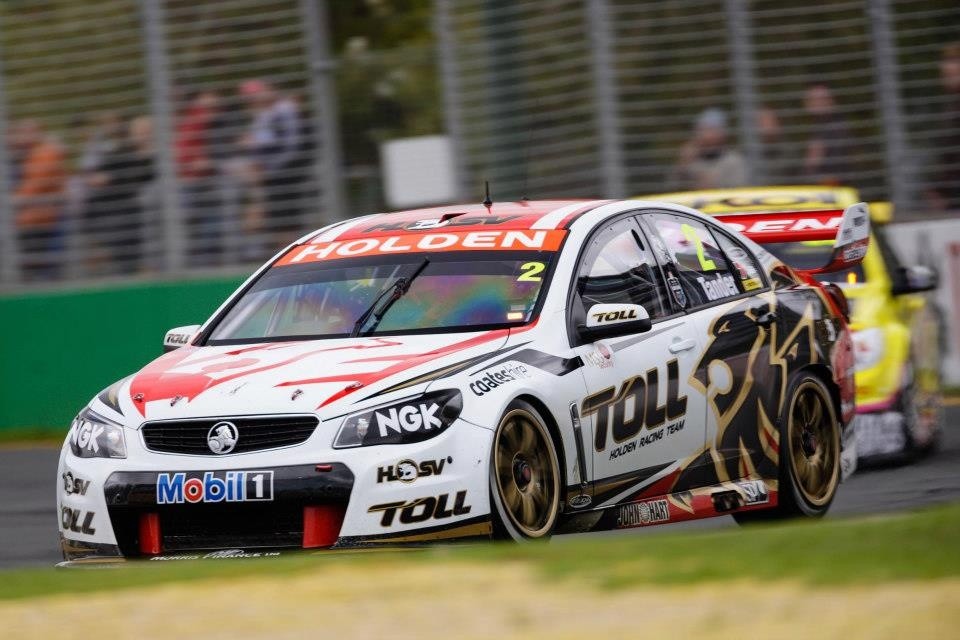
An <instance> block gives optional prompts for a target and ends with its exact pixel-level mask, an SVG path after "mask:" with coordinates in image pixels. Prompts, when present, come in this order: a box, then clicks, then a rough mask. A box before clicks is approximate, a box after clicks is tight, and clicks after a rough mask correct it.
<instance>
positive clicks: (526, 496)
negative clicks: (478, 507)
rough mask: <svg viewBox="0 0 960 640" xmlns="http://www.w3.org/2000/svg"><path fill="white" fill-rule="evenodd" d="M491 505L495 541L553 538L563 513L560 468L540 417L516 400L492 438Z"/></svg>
mask: <svg viewBox="0 0 960 640" xmlns="http://www.w3.org/2000/svg"><path fill="white" fill-rule="evenodd" d="M490 494H491V495H490V498H491V500H490V502H491V506H492V514H491V515H492V517H493V532H494V537H495V538H498V539H504V540H517V541H522V540H534V539H540V538H548V537H549V536H550V534H551V532H552V531H553V528H554V526H555V525H556V522H557V516H558V514H559V512H560V464H559V462H558V457H557V450H556V446H555V445H554V443H553V438H552V437H551V436H550V432H549V430H548V429H547V426H546V424H545V422H544V420H543V418H542V417H541V416H540V413H539V412H538V411H537V410H536V409H535V408H534V407H533V406H532V405H531V404H529V403H527V402H523V401H522V400H517V401H514V402H513V403H512V404H511V405H510V407H509V408H508V409H507V412H506V413H505V414H504V415H503V417H502V418H501V419H500V423H499V424H498V425H497V430H496V432H495V433H494V436H493V451H492V455H491V462H490Z"/></svg>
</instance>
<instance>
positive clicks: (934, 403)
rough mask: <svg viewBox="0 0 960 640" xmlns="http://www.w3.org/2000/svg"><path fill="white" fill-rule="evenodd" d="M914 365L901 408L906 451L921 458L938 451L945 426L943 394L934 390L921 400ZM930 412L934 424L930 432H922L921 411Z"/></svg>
mask: <svg viewBox="0 0 960 640" xmlns="http://www.w3.org/2000/svg"><path fill="white" fill-rule="evenodd" d="M914 371H915V369H914V367H913V366H911V367H910V370H909V373H908V376H909V379H908V381H907V384H905V385H904V387H903V390H902V391H901V392H900V401H899V409H900V411H902V412H903V429H904V435H905V436H906V447H905V451H904V453H905V454H907V456H908V457H910V458H919V457H923V456H927V455H930V454H932V453H934V452H936V450H937V447H938V446H939V445H940V435H941V433H942V426H943V394H941V393H940V392H939V391H933V392H931V393H930V394H928V395H925V396H923V401H922V402H919V403H918V401H917V399H918V394H917V386H916V385H917V381H916V379H915V378H914ZM923 412H930V414H931V415H932V416H935V417H933V418H932V422H933V424H932V425H931V427H930V433H929V434H922V433H921V429H922V428H923V427H921V425H920V421H921V419H922V418H921V413H923Z"/></svg>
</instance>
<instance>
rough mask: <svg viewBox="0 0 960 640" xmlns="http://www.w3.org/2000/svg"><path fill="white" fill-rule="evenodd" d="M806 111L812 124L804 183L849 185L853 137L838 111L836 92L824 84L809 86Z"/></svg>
mask: <svg viewBox="0 0 960 640" xmlns="http://www.w3.org/2000/svg"><path fill="white" fill-rule="evenodd" d="M803 108H804V111H805V112H806V114H807V116H809V118H810V120H811V126H810V135H809V136H808V138H807V141H806V150H805V152H804V155H803V175H804V178H805V180H806V181H808V182H811V183H815V184H823V185H831V186H837V185H846V184H850V183H851V176H850V170H849V166H850V165H849V163H850V160H851V156H852V155H853V136H852V135H851V133H850V128H849V127H848V126H847V123H846V121H845V120H844V119H843V117H842V116H841V115H840V113H838V111H837V105H836V102H835V101H834V99H833V92H831V91H830V88H829V87H828V86H827V85H825V84H813V85H810V87H808V88H807V91H806V93H805V94H804V98H803Z"/></svg>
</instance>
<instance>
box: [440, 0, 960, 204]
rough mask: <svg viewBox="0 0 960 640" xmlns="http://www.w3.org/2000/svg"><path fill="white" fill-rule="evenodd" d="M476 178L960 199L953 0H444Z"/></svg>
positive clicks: (448, 76)
mask: <svg viewBox="0 0 960 640" xmlns="http://www.w3.org/2000/svg"><path fill="white" fill-rule="evenodd" d="M437 11H438V13H439V14H440V17H439V18H438V20H437V22H438V24H442V25H445V26H446V27H447V28H448V29H450V30H451V31H452V35H450V36H448V37H444V36H443V34H442V33H441V34H439V45H440V47H441V50H442V53H441V55H442V56H443V57H444V58H445V59H447V60H449V61H450V62H447V63H446V64H444V65H441V66H440V71H441V73H442V74H443V80H444V83H445V84H447V85H451V86H455V87H456V90H455V91H454V92H448V94H447V106H448V108H449V109H450V110H452V111H453V115H452V116H449V115H448V121H450V120H454V121H456V123H457V124H458V126H457V127H456V128H454V127H448V128H449V129H450V131H451V133H454V134H456V135H457V136H459V138H460V142H459V148H462V149H464V150H465V151H466V157H465V158H464V159H463V160H462V167H461V176H462V182H463V185H464V190H465V194H464V195H465V196H467V197H471V198H476V197H477V196H478V193H479V188H480V186H481V185H482V183H483V180H484V179H490V180H491V182H492V183H493V185H494V191H495V193H496V194H497V195H498V196H499V197H501V198H514V197H519V196H524V195H525V196H527V197H531V198H536V197H545V196H556V195H571V196H573V195H576V196H581V197H582V196H607V197H625V196H632V195H638V194H650V193H662V192H664V191H673V190H680V189H703V188H721V187H732V186H744V185H756V184H796V183H807V184H811V183H812V184H849V185H853V186H856V187H858V188H859V189H860V190H861V192H862V194H863V195H864V197H865V198H867V199H871V200H875V199H892V200H894V201H895V203H896V204H897V205H898V211H899V215H901V216H907V217H911V216H917V215H930V214H936V213H943V212H947V211H957V210H960V197H958V195H960V193H958V186H957V185H958V183H960V163H958V158H960V153H958V152H960V139H958V135H960V133H958V131H960V45H958V44H955V43H956V42H958V41H960V36H958V34H960V5H958V4H957V3H956V2H955V1H954V0H919V1H908V0H829V1H823V0H821V1H818V2H809V3H783V2H779V1H776V0H753V1H750V0H671V1H670V2H636V1H628V0H580V1H577V0H538V1H522V0H521V1H509V0H457V1H452V0H439V1H438V2H437Z"/></svg>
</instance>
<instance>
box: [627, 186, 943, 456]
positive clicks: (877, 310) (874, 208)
mask: <svg viewBox="0 0 960 640" xmlns="http://www.w3.org/2000/svg"><path fill="white" fill-rule="evenodd" d="M643 199H644V200H664V201H667V202H675V203H679V204H684V205H687V206H689V207H692V208H694V209H698V210H700V211H703V212H704V213H707V214H714V215H718V214H731V213H749V212H761V211H811V212H813V211H827V210H842V209H843V208H844V207H847V206H849V205H851V204H853V203H856V202H859V201H860V198H859V195H858V193H857V191H856V190H855V189H852V188H849V187H821V186H797V187H756V188H753V187H747V188H740V189H721V190H709V191H691V192H683V193H668V194H658V195H654V196H643ZM892 209H893V207H892V205H891V204H890V203H888V202H874V203H871V204H870V217H871V223H872V224H871V226H872V231H871V234H870V245H869V248H868V249H867V254H866V256H865V257H864V259H863V262H862V263H861V264H860V265H858V266H857V267H855V268H853V269H850V270H848V271H845V272H840V273H824V274H821V275H819V276H817V277H818V278H819V279H821V280H823V281H825V282H835V283H836V284H838V285H840V287H841V288H842V289H843V291H844V293H845V294H846V297H847V299H848V301H849V305H850V326H851V328H852V329H853V331H854V333H853V340H854V349H855V356H856V389H857V392H856V401H857V419H856V421H855V422H856V425H855V429H854V432H855V433H856V450H857V457H858V458H859V459H860V460H861V461H868V462H871V461H878V460H885V459H890V458H902V457H904V456H908V457H909V456H913V455H916V454H922V453H927V452H930V451H932V450H933V449H934V448H935V447H936V445H937V443H938V441H939V436H940V430H941V425H942V413H943V408H942V407H943V405H942V393H941V384H940V365H941V353H942V349H941V347H942V343H941V335H942V318H941V316H940V314H939V313H938V311H937V309H936V307H935V306H934V304H933V302H932V300H929V299H928V296H925V295H922V294H923V293H924V292H927V291H931V290H933V289H935V288H936V287H937V275H936V273H935V272H934V271H932V270H931V269H929V268H927V267H924V266H920V265H916V266H909V267H906V266H903V265H902V264H901V263H900V261H899V259H898V258H897V255H896V252H894V250H893V248H892V247H891V246H890V243H889V242H888V240H887V235H886V234H887V231H886V229H885V225H887V224H888V223H889V222H890V220H891V218H892V213H893V212H892ZM832 244H833V243H832V241H826V242H820V241H808V242H776V243H773V244H765V245H764V247H765V248H766V249H767V250H769V251H770V252H771V253H773V254H774V255H775V256H777V257H778V258H780V259H781V260H783V261H784V262H786V263H787V264H789V265H791V266H792V267H794V268H801V269H802V268H804V266H805V265H809V266H810V267H816V266H818V265H820V264H823V262H824V259H825V257H827V256H828V255H829V253H830V250H831V247H832Z"/></svg>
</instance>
